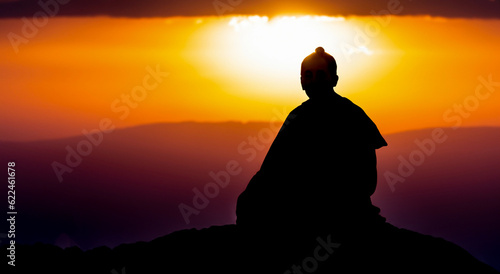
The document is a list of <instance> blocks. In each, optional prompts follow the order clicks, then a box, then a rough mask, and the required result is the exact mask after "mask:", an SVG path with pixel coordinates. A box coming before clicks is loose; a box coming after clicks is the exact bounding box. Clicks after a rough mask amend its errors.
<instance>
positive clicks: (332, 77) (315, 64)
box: [300, 47, 339, 98]
mask: <svg viewBox="0 0 500 274" xmlns="http://www.w3.org/2000/svg"><path fill="white" fill-rule="evenodd" d="M338 80H339V77H338V76H337V62H335V58H333V56H331V55H330V54H328V53H326V52H325V50H324V49H323V48H322V47H318V48H316V50H315V52H313V53H311V54H310V55H308V56H307V57H306V58H304V60H303V61H302V65H301V68H300V83H301V84H302V89H303V90H305V91H306V94H307V96H309V98H320V97H322V96H325V95H327V94H329V93H331V92H333V87H335V86H336V85H337V81H338Z"/></svg>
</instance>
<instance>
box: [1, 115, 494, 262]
mask: <svg viewBox="0 0 500 274" xmlns="http://www.w3.org/2000/svg"><path fill="white" fill-rule="evenodd" d="M433 130H434V129H424V130H418V131H411V132H404V133H397V134H390V135H387V136H384V137H385V138H386V140H387V142H388V143H389V146H388V147H386V148H382V149H380V150H379V151H378V152H377V153H378V154H377V155H378V170H379V182H378V188H377V191H376V193H375V194H374V196H373V197H372V200H373V202H374V204H375V205H377V206H379V207H380V208H381V209H382V212H381V214H382V215H383V216H385V217H386V218H387V219H388V221H389V222H390V223H392V224H394V225H396V226H398V227H404V228H408V229H411V230H415V231H418V232H421V233H424V234H430V235H434V236H439V237H443V238H445V239H446V240H450V241H452V242H454V243H457V244H459V245H460V246H462V247H464V248H465V249H466V250H468V251H469V252H471V253H472V254H473V255H474V256H476V257H477V258H479V259H480V260H482V261H485V262H487V263H489V264H490V265H493V266H495V267H496V268H497V269H500V261H498V258H500V235H499V234H498V232H497V231H500V221H499V220H498V217H497V216H498V212H499V211H500V202H499V201H500V199H498V198H499V197H500V188H499V184H498V182H500V172H499V171H498V168H497V165H498V162H500V151H499V146H498V141H497V140H500V139H499V137H500V128H496V127H492V128H459V129H457V130H453V129H450V128H444V129H443V131H444V132H445V134H446V136H447V140H446V141H444V142H442V143H436V144H435V150H434V152H433V153H431V154H430V155H427V154H426V153H425V151H423V150H422V149H421V148H420V147H419V146H418V145H417V144H416V143H415V141H416V140H419V141H424V140H426V139H429V138H431V139H432V132H433ZM270 132H272V133H274V134H276V127H275V126H272V125H270V124H269V123H265V122H262V123H238V122H229V123H176V124H154V125H144V126H138V127H133V128H127V129H116V130H115V131H113V132H111V133H109V134H103V138H102V140H101V142H97V141H99V140H100V139H99V138H98V136H97V135H95V136H94V139H93V140H94V142H95V143H96V144H97V143H98V145H93V146H92V149H91V151H90V152H89V150H85V149H86V147H85V145H82V142H83V141H88V142H89V143H91V144H92V141H91V140H90V139H89V138H87V137H86V136H84V135H80V136H75V137H71V138H63V139H57V140H47V141H37V142H0V159H1V160H2V161H3V162H9V161H15V162H16V168H17V169H16V178H17V182H18V183H17V185H16V193H17V194H18V197H19V198H18V201H17V205H18V211H19V215H20V217H21V216H22V218H20V220H19V223H18V228H19V234H18V240H19V242H20V243H25V244H32V243H34V242H37V241H41V242H45V243H50V244H54V243H57V244H59V245H60V246H63V247H65V246H69V245H71V243H74V244H77V245H78V246H80V247H81V248H82V249H84V250H86V249H89V248H94V247H97V246H103V245H106V246H109V247H115V246H117V245H118V244H121V243H131V242H137V241H149V240H152V239H154V238H157V237H160V236H162V235H166V234H168V233H170V232H173V231H178V230H182V229H186V228H191V227H195V228H198V229H201V228H205V227H209V226H212V225H225V224H231V223H234V221H235V213H234V212H235V206H236V198H237V196H238V195H239V193H241V191H242V190H243V189H244V187H245V186H246V184H247V183H248V180H249V179H250V178H251V176H252V175H253V174H254V173H255V172H256V171H257V170H258V168H259V166H260V164H261V162H262V159H263V157H264V156H265V153H266V152H267V149H268V147H269V145H270V143H271V142H272V139H273V138H274V135H271V136H270ZM82 140H83V141H82ZM78 144H80V152H83V154H86V153H88V155H80V156H81V161H77V159H73V158H71V156H70V157H69V158H70V159H71V160H74V162H73V164H74V167H71V166H69V165H68V164H67V162H68V161H67V159H66V158H67V157H68V153H69V151H71V149H72V150H73V151H76V152H77V153H78ZM85 144H86V143H85ZM68 147H70V150H68V149H67V148H68ZM429 148H430V146H429ZM418 150H420V151H421V153H422V154H423V155H425V158H424V160H423V161H421V162H422V163H420V160H419V161H417V160H418V159H417V156H414V157H415V159H413V160H414V161H413V162H415V163H417V164H418V165H414V169H415V170H414V171H413V172H411V174H410V175H408V176H403V175H407V174H400V172H399V170H398V168H399V166H400V165H401V163H402V161H401V159H406V160H407V161H408V162H410V163H411V160H410V155H412V152H414V151H418ZM417 154H418V155H420V154H419V153H413V155H417ZM54 162H58V163H60V164H62V165H66V166H68V167H70V168H71V169H72V171H71V172H65V173H64V174H62V178H63V180H62V182H59V180H58V176H57V175H56V173H55V171H54V169H53V163H54ZM229 162H231V163H237V164H238V167H239V168H241V171H240V172H238V174H237V175H231V176H229V182H228V183H227V186H226V187H225V188H222V187H220V189H219V192H218V193H217V195H215V197H214V198H210V199H208V200H209V202H208V203H207V205H206V207H204V208H203V209H201V210H198V209H197V210H198V211H199V213H198V214H193V215H191V216H190V218H189V219H190V223H189V224H186V222H185V219H184V218H183V216H182V214H181V213H180V211H179V205H180V204H185V205H188V206H191V207H193V197H194V196H195V195H196V192H195V191H194V189H195V188H196V189H198V190H200V191H201V192H202V193H203V189H204V187H205V186H206V185H207V184H208V183H213V182H215V180H214V177H213V176H211V175H210V174H211V173H212V174H222V172H225V171H226V170H227V165H228V163H229ZM388 173H393V174H396V175H399V176H400V177H402V178H403V179H404V181H398V182H397V183H395V184H393V186H392V187H393V189H391V187H390V184H389V183H388V180H387V177H386V174H388ZM221 178H222V177H221ZM193 208H194V207H193ZM0 240H2V239H0Z"/></svg>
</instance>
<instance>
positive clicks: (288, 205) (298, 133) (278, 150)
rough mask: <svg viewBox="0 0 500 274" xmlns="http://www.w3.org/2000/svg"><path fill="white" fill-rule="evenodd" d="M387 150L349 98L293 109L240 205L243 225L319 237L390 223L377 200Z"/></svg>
mask: <svg viewBox="0 0 500 274" xmlns="http://www.w3.org/2000/svg"><path fill="white" fill-rule="evenodd" d="M385 145H387V143H386V142H385V140H384V139H383V137H382V136H381V134H380V133H379V131H378V129H377V127H376V125H375V124H374V123H373V122H372V121H371V120H370V118H369V117H368V116H367V115H366V114H365V113H364V111H363V110H362V109H361V108H359V107H358V106H356V105H355V104H353V103H352V102H351V101H349V100H348V99H346V98H344V97H341V96H339V95H338V94H336V93H333V92H332V93H331V94H330V96H328V97H326V98H322V100H317V99H316V100H312V99H310V100H308V101H306V102H304V103H303V104H302V105H300V106H299V107H297V108H296V109H294V110H293V111H292V112H291V113H290V114H289V116H288V117H287V119H286V121H285V122H284V124H283V126H282V128H281V130H280V132H279V133H278V135H277V137H276V139H275V140H274V142H273V144H272V145H271V148H270V149H269V152H268V154H267V155H266V158H265V159H264V162H263V164H262V166H261V169H260V171H259V172H257V174H256V175H255V176H254V177H253V178H252V180H251V181H250V183H249V184H248V186H247V188H246V190H245V191H244V192H243V193H242V194H241V195H240V197H239V198H238V205H237V216H238V219H237V224H238V225H239V226H240V227H243V228H244V229H245V228H248V229H249V230H253V231H256V232H257V231H258V230H259V227H266V228H269V227H273V228H276V229H278V230H279V229H282V228H286V229H287V230H288V231H290V230H294V229H295V230H297V231H304V230H310V231H318V230H321V229H332V228H340V227H348V226H351V225H353V226H357V225H359V223H370V222H375V221H383V220H384V219H383V218H382V217H381V216H379V215H378V213H379V209H378V208H376V207H374V206H373V205H372V204H371V200H370V196H371V195H372V194H373V192H374V191H375V187H376V183H377V170H376V155H375V149H377V148H380V147H382V146H385Z"/></svg>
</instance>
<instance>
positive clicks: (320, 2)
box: [0, 0, 500, 18]
mask: <svg viewBox="0 0 500 274" xmlns="http://www.w3.org/2000/svg"><path fill="white" fill-rule="evenodd" d="M40 11H41V12H45V13H46V14H49V15H54V16H101V15H103V16H113V17H166V16H210V15H215V16H217V15H228V14H243V15H249V14H258V15H268V16H273V15H277V14H284V13H288V14H289V13H307V14H317V15H333V16H339V15H340V16H348V15H371V14H373V13H379V14H380V13H384V12H385V13H387V12H390V13H393V14H398V15H430V16H439V17H465V18H500V0H479V1H478V0H444V1H433V0H400V1H399V0H350V1H339V0H309V1H303V0H186V1H180V0H176V1H173V0H142V1H140V0H17V1H16V0H0V18H9V17H23V16H26V17H28V16H33V15H34V14H35V13H37V12H40ZM39 14H41V13H39Z"/></svg>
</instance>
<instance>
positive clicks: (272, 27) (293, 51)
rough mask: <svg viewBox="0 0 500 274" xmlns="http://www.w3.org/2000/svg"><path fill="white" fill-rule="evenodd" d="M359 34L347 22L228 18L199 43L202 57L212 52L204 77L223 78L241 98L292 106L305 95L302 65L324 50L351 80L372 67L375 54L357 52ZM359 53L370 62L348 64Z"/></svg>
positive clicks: (314, 18) (365, 49)
mask: <svg viewBox="0 0 500 274" xmlns="http://www.w3.org/2000/svg"><path fill="white" fill-rule="evenodd" d="M355 33H356V25H355V23H352V22H349V21H348V20H347V19H346V18H344V17H330V16H276V17H273V18H268V17H267V16H232V17H225V18H223V19H220V21H219V25H218V26H217V27H215V26H214V27H213V28H211V29H210V31H207V32H206V34H205V36H203V37H200V38H199V39H198V40H202V41H203V42H202V45H203V48H204V49H203V50H201V51H202V52H206V53H208V52H210V54H205V55H204V54H201V55H203V56H200V58H199V59H198V60H200V59H204V60H205V61H206V62H205V64H206V66H204V67H203V68H202V69H201V70H200V73H201V74H204V75H210V77H216V78H217V77H219V78H217V79H216V80H217V81H219V80H220V81H221V82H219V83H226V84H228V85H229V86H228V87H227V89H228V90H234V92H235V93H236V94H238V95H243V96H250V97H254V98H256V97H258V98H260V99H265V100H274V101H276V100H279V101H282V102H283V101H288V102H291V101H290V100H292V101H293V100H294V99H292V98H297V96H302V95H303V92H302V91H301V89H300V63H301V62H302V60H303V58H304V57H306V56H307V55H309V54H310V53H312V52H314V50H315V49H316V48H317V47H319V46H321V47H323V48H324V49H325V50H326V52H328V53H330V54H332V55H333V56H334V57H335V58H336V60H337V63H339V72H341V73H345V75H352V74H354V73H356V72H360V71H362V70H364V69H365V68H364V67H366V66H368V65H369V63H370V62H369V61H367V60H368V59H369V58H368V57H370V56H372V55H373V54H374V50H373V49H371V48H370V46H369V45H361V46H356V45H355V44H354V43H353V42H352V41H354V35H355ZM353 53H355V54H356V55H358V56H359V55H361V56H364V57H367V58H364V59H363V60H361V62H356V63H354V62H352V60H348V59H347V58H345V57H346V56H347V55H352V54H353ZM358 59H359V58H358ZM358 61H359V60H358ZM214 65H216V67H217V68H216V69H214ZM351 68H355V69H354V70H353V69H351ZM341 79H342V78H341ZM344 79H345V78H344ZM300 99H304V98H300Z"/></svg>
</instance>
